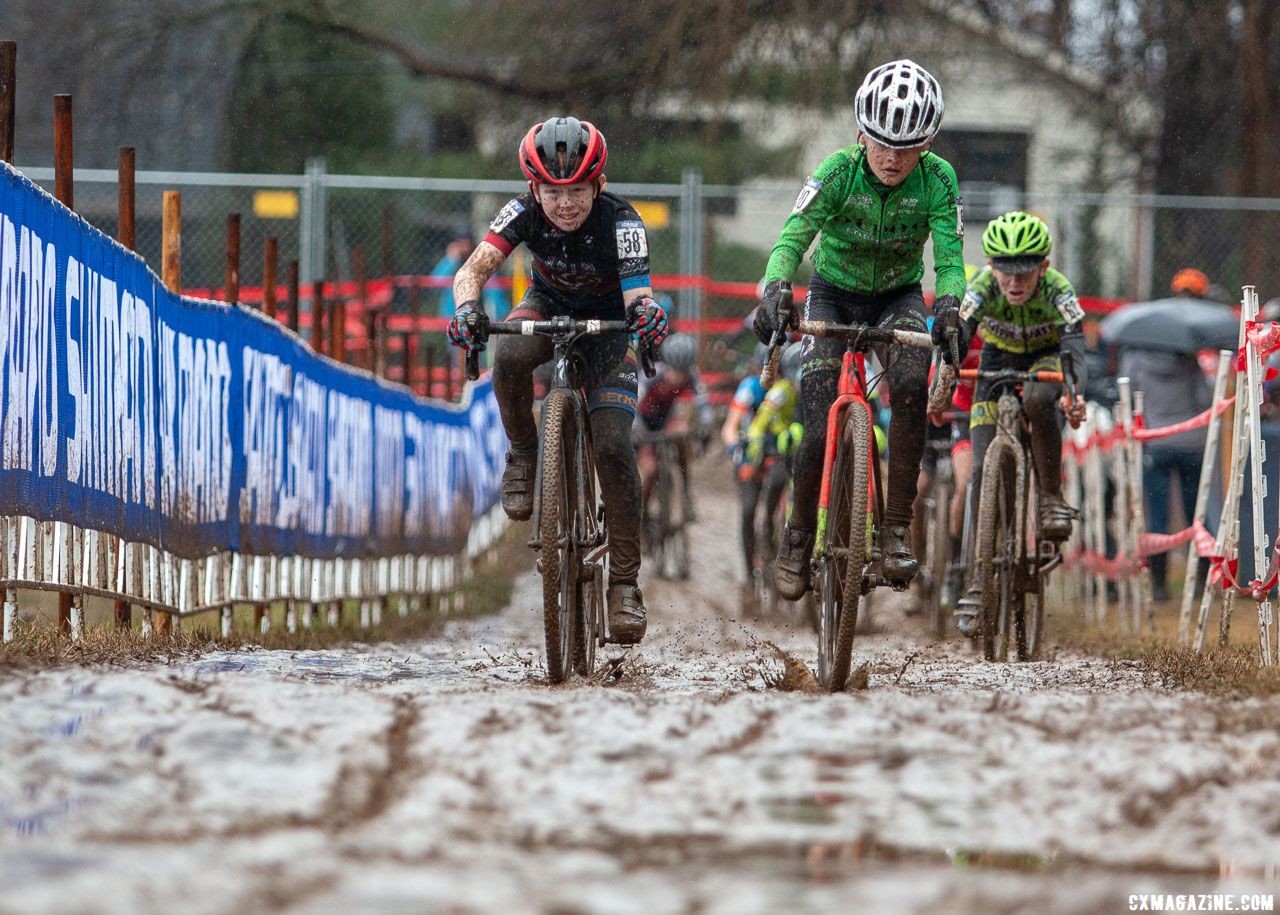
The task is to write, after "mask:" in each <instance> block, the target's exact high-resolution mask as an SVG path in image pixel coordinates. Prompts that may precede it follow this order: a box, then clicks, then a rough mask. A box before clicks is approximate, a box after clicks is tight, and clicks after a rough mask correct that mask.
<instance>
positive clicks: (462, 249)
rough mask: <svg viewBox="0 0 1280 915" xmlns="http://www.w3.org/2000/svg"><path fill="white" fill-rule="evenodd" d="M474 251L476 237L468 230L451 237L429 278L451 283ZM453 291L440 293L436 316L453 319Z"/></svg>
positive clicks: (442, 290)
mask: <svg viewBox="0 0 1280 915" xmlns="http://www.w3.org/2000/svg"><path fill="white" fill-rule="evenodd" d="M475 249H476V237H475V236H474V235H472V234H471V231H470V230H469V229H464V230H463V231H461V232H459V233H458V234H457V235H455V236H454V237H453V240H452V241H450V242H449V243H448V244H447V245H445V246H444V257H442V258H440V260H438V261H436V265H435V266H434V267H432V268H431V276H441V277H448V278H449V280H450V281H451V282H452V280H453V275H454V274H455V273H457V272H458V268H459V267H461V266H462V265H463V264H464V263H466V260H467V258H468V257H470V256H471V252H472V251H474V250H475ZM453 311H454V309H453V289H452V288H446V289H441V291H440V309H439V312H438V314H439V315H440V317H442V318H452V317H453Z"/></svg>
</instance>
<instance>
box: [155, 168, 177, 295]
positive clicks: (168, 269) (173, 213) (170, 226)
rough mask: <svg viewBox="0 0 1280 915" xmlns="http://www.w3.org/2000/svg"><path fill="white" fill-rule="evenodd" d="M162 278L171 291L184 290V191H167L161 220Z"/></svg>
mask: <svg viewBox="0 0 1280 915" xmlns="http://www.w3.org/2000/svg"><path fill="white" fill-rule="evenodd" d="M160 235H161V256H160V278H161V280H163V281H164V285H165V288H166V289H168V290H169V291H170V292H177V293H181V292H182V192H181V191H165V192H164V204H163V216H162V220H161V229H160Z"/></svg>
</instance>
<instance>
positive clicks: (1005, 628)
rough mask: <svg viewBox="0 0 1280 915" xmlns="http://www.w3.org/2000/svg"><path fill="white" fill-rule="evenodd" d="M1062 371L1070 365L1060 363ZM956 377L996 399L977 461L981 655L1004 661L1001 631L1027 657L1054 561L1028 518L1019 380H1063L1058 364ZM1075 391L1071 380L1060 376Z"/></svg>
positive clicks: (1028, 471)
mask: <svg viewBox="0 0 1280 915" xmlns="http://www.w3.org/2000/svg"><path fill="white" fill-rule="evenodd" d="M1068 371H1070V366H1069V364H1068ZM960 376H961V377H962V378H971V379H975V380H982V381H985V382H987V383H988V384H989V385H990V387H991V393H992V395H995V394H996V393H997V392H998V393H999V397H998V398H997V401H996V436H995V438H994V439H993V440H992V442H991V445H990V446H989V447H988V448H987V453H986V455H985V457H984V458H983V462H982V491H981V494H980V496H979V499H978V517H977V522H976V524H975V526H974V531H975V533H974V537H975V541H974V543H975V554H974V565H975V567H976V568H975V571H976V572H977V574H978V575H979V577H980V581H981V590H982V614H981V619H980V621H979V638H981V640H982V656H983V657H984V658H986V659H987V660H988V661H1007V660H1008V657H1009V636H1010V634H1012V636H1013V643H1014V650H1015V654H1016V657H1017V659H1018V660H1019V661H1031V660H1034V659H1035V657H1036V655H1037V654H1038V652H1039V651H1040V642H1041V638H1042V636H1043V632H1044V593H1045V581H1046V579H1047V578H1048V575H1049V573H1050V572H1051V571H1052V570H1053V569H1055V568H1056V567H1057V566H1059V565H1060V564H1061V563H1062V554H1061V553H1060V552H1059V549H1058V546H1059V545H1058V544H1057V543H1056V542H1054V541H1052V540H1044V539H1041V537H1040V532H1039V529H1038V526H1037V524H1036V521H1035V519H1036V506H1035V498H1034V497H1035V493H1036V492H1038V488H1037V487H1035V486H1033V485H1032V483H1033V480H1034V477H1035V462H1034V461H1033V460H1032V459H1031V427H1030V424H1029V423H1028V421H1027V418H1026V414H1025V413H1024V411H1023V406H1022V385H1024V384H1027V383H1029V382H1044V383H1049V384H1063V383H1066V376H1065V375H1064V374H1063V373H1062V372H1019V371H1015V370H1012V369H1009V370H1001V371H994V372H983V371H979V370H977V369H964V370H962V371H961V372H960ZM1067 392H1068V394H1069V396H1070V397H1071V398H1072V399H1073V400H1074V399H1075V386H1074V385H1073V384H1070V383H1067Z"/></svg>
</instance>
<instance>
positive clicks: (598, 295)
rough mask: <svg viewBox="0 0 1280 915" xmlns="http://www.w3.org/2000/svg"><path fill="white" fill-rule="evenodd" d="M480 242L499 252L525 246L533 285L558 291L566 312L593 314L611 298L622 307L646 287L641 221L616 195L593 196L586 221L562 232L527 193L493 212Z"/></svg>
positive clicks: (645, 243)
mask: <svg viewBox="0 0 1280 915" xmlns="http://www.w3.org/2000/svg"><path fill="white" fill-rule="evenodd" d="M484 240H485V241H487V242H488V243H489V244H491V245H493V246H494V247H496V248H497V249H498V250H500V251H501V252H502V253H503V254H510V253H511V252H512V251H514V250H515V249H516V247H517V246H518V245H520V244H521V243H522V242H523V243H524V244H525V245H527V246H528V248H529V252H530V253H531V254H532V255H533V282H534V285H536V286H540V287H542V288H545V289H550V290H551V291H553V292H555V293H558V294H559V295H560V296H562V297H563V298H564V299H565V300H566V301H567V303H568V304H569V305H570V307H571V308H575V309H591V310H593V311H595V310H598V309H599V307H600V306H601V305H603V304H611V302H610V301H609V300H613V299H616V301H617V303H618V305H619V307H621V305H622V294H623V293H624V292H626V291H628V290H630V289H636V288H639V287H641V286H648V285H650V280H649V239H648V236H647V235H645V230H644V222H643V221H642V220H641V219H640V214H638V213H637V212H636V211H635V209H634V208H633V207H632V206H631V204H629V203H627V201H625V200H623V199H622V198H621V197H618V196H617V195H615V194H609V193H604V194H600V195H598V196H597V197H596V200H595V203H594V204H593V206H592V207H591V213H590V214H589V215H588V216H587V220H586V222H584V223H583V224H582V225H581V226H579V227H578V228H577V229H575V230H574V231H572V232H563V231H561V230H560V229H557V228H556V227H555V226H554V225H553V224H552V223H551V221H550V220H549V219H547V217H546V216H545V215H544V214H543V212H542V208H541V207H540V206H538V203H537V201H535V200H534V199H533V194H532V193H529V192H526V193H524V194H521V195H520V196H519V197H516V198H514V199H512V200H510V201H508V202H507V205H506V206H504V207H503V208H502V209H501V210H499V211H498V215H497V216H495V217H494V219H493V222H492V223H490V225H489V233H488V234H487V235H486V236H485V238H484Z"/></svg>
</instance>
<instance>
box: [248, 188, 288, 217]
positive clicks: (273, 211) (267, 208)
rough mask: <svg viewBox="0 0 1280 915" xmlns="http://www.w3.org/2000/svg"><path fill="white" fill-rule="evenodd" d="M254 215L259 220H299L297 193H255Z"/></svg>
mask: <svg viewBox="0 0 1280 915" xmlns="http://www.w3.org/2000/svg"><path fill="white" fill-rule="evenodd" d="M253 215H254V216H257V217H258V218H259V219H297V218H298V192H297V191H254V192H253Z"/></svg>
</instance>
